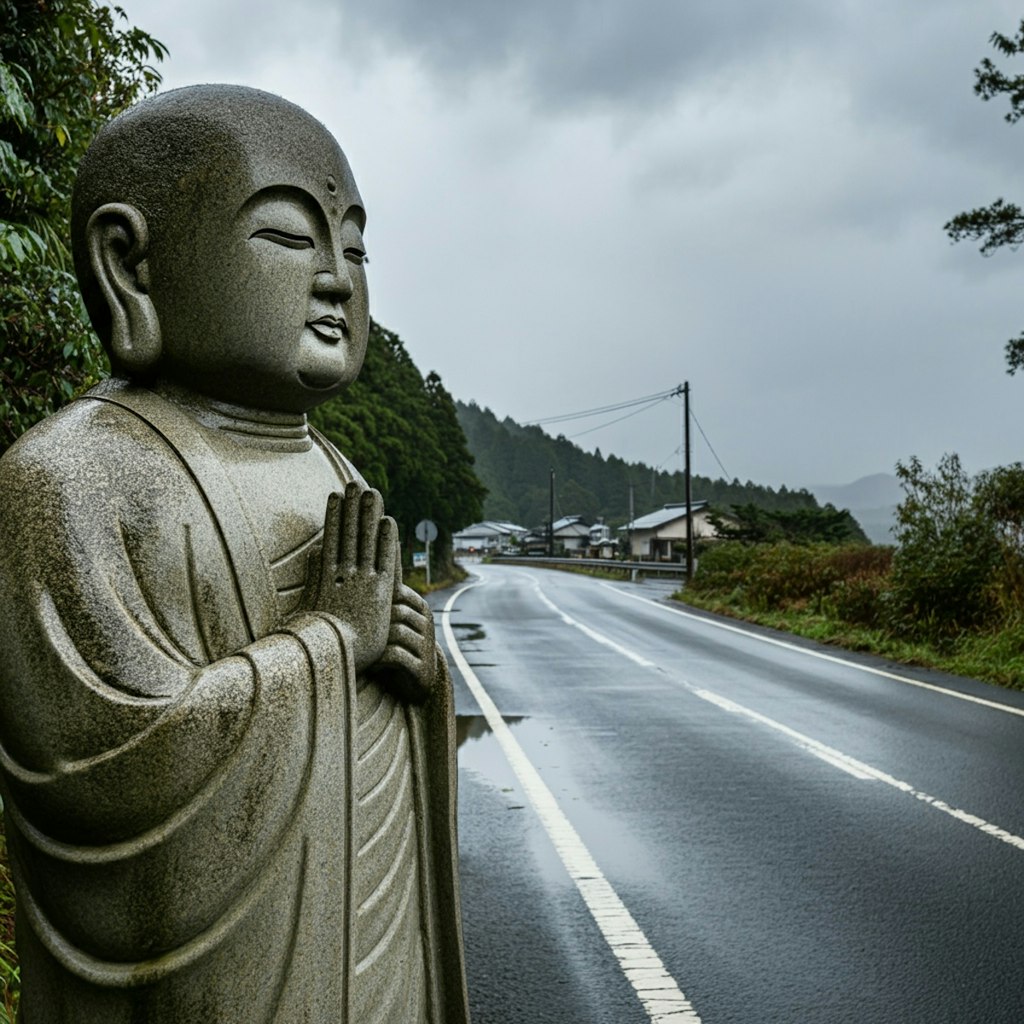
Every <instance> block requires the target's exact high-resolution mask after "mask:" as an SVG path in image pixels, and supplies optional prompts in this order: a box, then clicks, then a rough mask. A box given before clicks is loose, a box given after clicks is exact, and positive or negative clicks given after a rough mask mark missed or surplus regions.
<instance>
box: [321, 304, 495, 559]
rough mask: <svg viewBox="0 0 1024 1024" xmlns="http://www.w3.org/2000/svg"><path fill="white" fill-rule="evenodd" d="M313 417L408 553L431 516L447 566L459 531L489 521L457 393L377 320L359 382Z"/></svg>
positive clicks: (323, 406) (438, 550) (437, 553)
mask: <svg viewBox="0 0 1024 1024" xmlns="http://www.w3.org/2000/svg"><path fill="white" fill-rule="evenodd" d="M309 419H310V422H311V423H312V424H313V425H314V426H316V427H318V428H319V429H320V430H322V431H323V432H324V433H325V434H326V435H327V436H328V437H329V438H330V439H331V440H332V441H333V442H334V443H335V444H336V445H337V446H338V448H340V449H341V451H342V452H344V453H345V455H347V456H348V457H349V458H350V459H351V460H352V462H354V463H355V465H356V467H357V468H358V469H359V471H360V472H361V473H362V474H363V476H364V477H366V480H367V481H368V483H369V484H370V485H371V486H373V487H376V488H377V489H378V490H379V491H380V492H381V494H382V495H383V496H384V504H385V507H386V508H387V511H388V513H389V514H390V515H392V516H394V517H395V519H396V520H397V522H398V525H399V528H400V530H401V534H402V540H403V542H404V544H405V547H406V550H407V551H408V550H411V548H412V545H413V540H414V530H415V528H416V524H417V523H418V522H419V521H420V520H421V519H432V520H433V521H434V522H435V523H437V527H438V531H439V536H438V541H437V547H436V549H435V550H436V556H437V559H438V561H439V562H440V561H443V560H444V559H446V558H449V557H450V554H451V535H452V533H453V532H454V531H455V530H458V529H460V528H461V527H463V526H467V525H468V524H470V523H472V522H475V521H476V520H478V519H480V517H481V516H482V514H483V504H482V502H483V497H484V488H483V486H482V485H481V483H480V481H479V480H478V479H477V476H476V474H475V473H474V471H473V457H472V456H471V455H470V453H469V450H468V448H467V447H466V438H465V435H464V434H463V432H462V428H461V427H460V426H459V420H458V418H457V416H456V411H455V403H454V402H453V400H452V396H451V395H450V394H448V392H447V391H446V390H445V387H444V385H443V384H442V383H441V378H440V377H439V376H438V375H437V374H436V373H428V374H427V376H426V378H424V377H423V376H422V375H421V374H420V371H419V370H418V369H417V368H416V364H415V363H413V361H412V359H411V358H410V356H409V353H408V352H406V350H405V346H404V345H403V344H402V340H401V338H399V337H398V335H397V334H395V333H394V332H393V331H389V330H388V329H387V328H385V327H381V325H380V324H378V323H375V322H371V324H370V341H369V344H368V345H367V348H366V361H365V362H364V363H363V369H362V372H361V373H360V374H359V377H358V379H357V380H356V381H355V383H353V384H351V385H349V387H348V388H346V390H345V391H344V392H343V393H342V394H341V395H339V396H338V397H337V398H333V399H331V401H329V402H327V403H325V404H324V405H322V406H320V407H319V408H317V409H314V410H313V411H312V412H311V413H310V415H309Z"/></svg>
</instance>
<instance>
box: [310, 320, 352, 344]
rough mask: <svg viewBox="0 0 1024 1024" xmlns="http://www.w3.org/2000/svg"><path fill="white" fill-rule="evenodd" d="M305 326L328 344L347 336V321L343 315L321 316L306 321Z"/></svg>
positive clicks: (335, 342)
mask: <svg viewBox="0 0 1024 1024" xmlns="http://www.w3.org/2000/svg"><path fill="white" fill-rule="evenodd" d="M306 326H307V327H308V328H309V329H310V330H311V331H312V332H313V333H314V334H315V335H316V336H317V337H318V338H319V339H320V340H321V341H324V342H326V343H327V344H328V345H336V344H337V343H338V342H339V341H341V340H342V338H347V337H348V323H347V322H346V320H345V318H344V317H343V316H321V317H317V318H316V320H308V321H306Z"/></svg>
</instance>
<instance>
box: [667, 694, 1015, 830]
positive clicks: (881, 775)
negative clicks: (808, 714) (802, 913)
mask: <svg viewBox="0 0 1024 1024" xmlns="http://www.w3.org/2000/svg"><path fill="white" fill-rule="evenodd" d="M687 688H688V689H689V690H691V691H692V692H693V693H694V694H695V695H696V696H698V697H700V698H701V700H706V701H708V703H710V704H714V705H715V706H716V707H719V708H721V709H722V710H723V711H729V712H731V713H732V714H737V715H743V716H744V717H746V718H750V719H752V720H753V721H755V722H759V723H760V724H761V725H767V726H768V727H769V728H770V729H775V730H776V731H777V732H781V733H782V734H783V735H784V736H787V737H789V739H791V740H793V741H794V742H795V743H796V744H797V745H798V746H800V747H803V749H805V750H807V751H809V752H810V753H812V754H814V755H815V756H817V757H820V758H821V759H822V760H824V761H827V762H828V763H829V764H832V765H835V767H837V768H841V769H842V770H843V771H845V772H848V773H849V774H850V775H853V776H854V778H858V779H877V780H878V781H879V782H884V783H885V784H886V785H887V786H892V787H893V789H898V790H899V791H900V792H901V793H906V794H908V795H909V796H912V797H915V798H916V799H918V800H920V801H922V802H923V803H926V804H928V805H929V806H930V807H934V808H935V809H936V810H937V811H942V812H943V813H944V814H948V815H949V816H950V817H951V818H956V820H957V821H962V822H964V823H965V824H967V825H973V826H974V828H976V829H978V830H979V831H981V832H984V833H985V835H988V836H992V837H993V838H995V839H1001V840H1002V841H1003V842H1004V843H1009V844H1010V846H1015V847H1016V848H1017V849H1018V850H1024V839H1022V838H1021V837H1020V836H1015V835H1014V834H1013V833H1012V832H1007V831H1006V830H1005V829H1002V828H1000V827H999V826H998V825H993V824H992V823H991V822H988V821H985V819H984V818H979V817H978V816H977V815H976V814H970V813H968V812H967V811H964V810H961V809H960V808H959V807H953V806H952V805H950V804H947V803H946V802H945V800H939V799H938V798H937V797H934V796H930V795H929V794H928V793H923V792H922V791H921V790H919V789H915V788H914V787H913V786H911V785H910V783H909V782H903V781H902V780H900V779H897V778H894V777H893V776H892V775H889V774H888V773H887V772H883V771H880V770H879V769H878V768H873V767H872V766H871V765H869V764H865V763H864V762H863V761H858V760H857V759H856V758H853V757H850V756H849V755H848V754H844V753H842V751H839V750H836V749H835V748H833V747H827V746H826V745H825V744H824V743H820V742H819V741H818V740H815V739H811V737H810V736H805V735H804V734H803V733H800V732H797V731H796V730H795V729H791V728H790V727H789V726H788V725H783V724H782V723H781V722H776V721H775V719H773V718H768V716H767V715H762V714H761V713H760V712H758V711H752V710H751V709H750V708H746V707H744V706H743V705H742V704H737V703H736V702H735V701H731V700H729V699H728V698H726V697H721V696H719V695H718V694H717V693H712V692H711V691H710V690H700V689H697V688H696V687H694V686H691V685H689V684H687Z"/></svg>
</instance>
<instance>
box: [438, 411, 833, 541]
mask: <svg viewBox="0 0 1024 1024" xmlns="http://www.w3.org/2000/svg"><path fill="white" fill-rule="evenodd" d="M455 408H456V411H457V412H458V417H459V422H460V423H461V424H462V429H463V430H464V431H465V434H466V440H467V441H468V442H469V450H470V452H472V454H473V458H474V459H475V462H476V466H475V468H476V473H477V476H479V478H480V480H481V481H482V482H483V484H484V486H485V487H486V488H487V498H486V499H485V501H484V516H485V517H486V518H488V519H501V520H508V521H510V522H514V523H519V524H521V525H523V526H527V527H532V526H536V525H539V524H540V523H542V522H544V521H545V520H546V519H547V517H548V479H549V472H550V470H551V469H554V470H555V496H556V503H555V516H556V517H558V516H560V515H575V514H579V515H582V516H584V517H585V518H587V519H589V520H593V519H596V518H597V517H598V516H604V518H605V519H606V520H607V521H608V522H609V523H611V524H612V525H619V524H621V523H624V522H626V521H627V520H628V519H629V487H630V484H632V485H633V493H634V508H635V511H636V515H637V516H640V515H642V514H643V513H645V512H650V511H651V510H652V509H656V508H660V507H661V506H662V505H664V504H666V503H667V502H670V501H682V500H683V499H684V493H683V474H682V472H681V471H676V472H673V473H669V472H665V471H663V470H662V471H659V470H655V469H652V468H651V467H650V466H647V465H645V464H644V463H642V462H626V461H625V460H624V459H620V458H618V457H617V456H615V455H609V456H608V457H607V458H605V457H604V456H602V455H601V454H600V451H598V452H595V453H590V452H585V451H584V450H583V449H582V448H580V447H579V446H578V445H575V444H573V443H572V442H571V441H569V440H567V439H566V438H564V437H550V436H549V435H548V434H546V433H544V431H543V430H541V428H540V427H524V426H521V425H520V424H518V423H516V422H515V421H514V420H512V419H509V418H506V419H504V420H499V419H498V418H497V417H496V416H495V415H494V413H492V412H491V410H490V409H481V408H480V407H479V406H478V405H476V404H475V403H474V402H470V403H469V404H468V405H467V404H465V403H463V402H456V403H455ZM693 499H694V500H695V501H701V500H707V501H710V502H711V504H712V505H715V506H717V507H719V508H721V509H723V510H726V511H728V509H729V507H730V506H731V505H756V506H758V507H759V508H763V509H768V510H771V511H795V510H797V509H815V508H818V502H817V500H816V499H815V497H814V495H812V494H811V493H810V492H809V491H806V490H802V489H801V490H799V491H791V490H789V489H788V488H786V487H780V488H779V489H778V490H777V491H776V490H773V489H772V488H771V487H764V486H762V485H761V484H754V483H751V482H749V481H748V482H747V483H745V484H742V483H740V482H739V480H733V481H732V482H729V481H726V480H712V479H711V478H710V477H706V476H694V478H693Z"/></svg>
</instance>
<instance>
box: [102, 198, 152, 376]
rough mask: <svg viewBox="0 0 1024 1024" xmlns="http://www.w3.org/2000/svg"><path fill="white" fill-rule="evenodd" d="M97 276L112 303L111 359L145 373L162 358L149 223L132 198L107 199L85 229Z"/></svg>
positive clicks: (109, 301) (108, 304) (136, 371)
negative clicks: (149, 255)
mask: <svg viewBox="0 0 1024 1024" xmlns="http://www.w3.org/2000/svg"><path fill="white" fill-rule="evenodd" d="M85 232H86V242H87V245H88V247H89V262H90V264H91V266H92V272H93V276H94V277H95V278H96V282H97V284H99V286H100V289H101V291H102V292H103V297H104V298H105V299H106V300H107V306H108V307H109V308H110V355H111V360H112V362H113V363H114V364H115V365H116V366H119V367H121V368H123V369H124V370H127V371H128V372H129V373H144V372H145V371H147V370H149V369H152V368H153V367H154V366H155V365H156V363H157V360H159V358H160V349H161V342H160V321H159V319H158V318H157V314H156V307H155V306H154V305H153V300H152V299H151V298H150V296H149V267H148V265H147V263H146V255H147V253H148V251H149V227H148V226H147V224H146V218H145V217H143V215H142V214H141V213H140V212H139V211H138V210H137V209H136V208H135V207H134V206H129V205H128V204H127V203H107V205H106V206H101V207H100V208H99V209H98V210H96V211H95V212H94V213H93V215H92V216H91V217H90V218H89V223H88V225H87V227H86V229H85Z"/></svg>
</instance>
